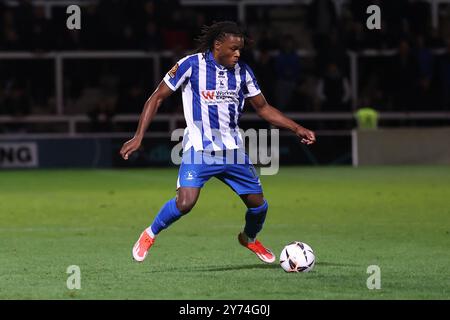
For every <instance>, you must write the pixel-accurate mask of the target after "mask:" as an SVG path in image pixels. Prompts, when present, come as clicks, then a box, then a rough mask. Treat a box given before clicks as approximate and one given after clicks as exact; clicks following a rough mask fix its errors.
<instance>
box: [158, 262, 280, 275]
mask: <svg viewBox="0 0 450 320" xmlns="http://www.w3.org/2000/svg"><path fill="white" fill-rule="evenodd" d="M278 268H280V265H279V264H278V263H274V264H243V265H229V266H222V267H218V266H210V267H205V266H203V267H192V268H170V269H164V270H162V269H159V270H151V271H149V272H150V273H158V272H220V271H233V270H250V269H278Z"/></svg>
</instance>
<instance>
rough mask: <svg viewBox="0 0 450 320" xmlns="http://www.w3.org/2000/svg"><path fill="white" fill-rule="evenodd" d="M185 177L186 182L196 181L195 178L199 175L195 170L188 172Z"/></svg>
mask: <svg viewBox="0 0 450 320" xmlns="http://www.w3.org/2000/svg"><path fill="white" fill-rule="evenodd" d="M184 176H185V178H186V180H194V179H195V177H196V176H197V173H196V172H195V171H193V170H189V171H186V173H185V174H184Z"/></svg>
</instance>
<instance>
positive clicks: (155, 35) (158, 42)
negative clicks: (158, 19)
mask: <svg viewBox="0 0 450 320" xmlns="http://www.w3.org/2000/svg"><path fill="white" fill-rule="evenodd" d="M140 46H141V49H144V50H148V51H155V50H160V49H161V48H162V39H161V35H160V32H159V31H158V28H157V26H156V24H155V23H154V22H153V21H150V22H148V23H147V25H146V26H145V30H144V35H143V37H142V40H141V43H140Z"/></svg>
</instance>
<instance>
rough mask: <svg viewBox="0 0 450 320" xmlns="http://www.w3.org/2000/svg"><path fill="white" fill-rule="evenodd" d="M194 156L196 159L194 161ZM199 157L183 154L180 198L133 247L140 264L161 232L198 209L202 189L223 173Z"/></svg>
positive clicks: (190, 151)
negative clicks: (218, 172)
mask: <svg viewBox="0 0 450 320" xmlns="http://www.w3.org/2000/svg"><path fill="white" fill-rule="evenodd" d="M192 155H194V157H191V156H192ZM198 155H199V153H198V152H197V153H196V152H194V151H193V149H189V150H188V151H186V152H184V153H183V160H182V163H181V166H180V170H179V173H178V180H177V196H176V197H175V198H173V199H171V200H169V201H168V202H166V204H165V205H164V206H163V207H162V208H161V210H160V211H159V212H158V214H157V215H156V217H155V219H154V221H153V223H152V224H151V225H150V227H148V228H147V229H146V230H144V231H143V232H142V233H141V236H140V237H139V239H138V241H137V242H136V244H135V245H134V247H133V258H134V259H135V260H136V261H143V260H144V259H145V257H146V256H147V252H148V250H149V249H150V247H151V246H152V245H153V243H154V241H155V238H156V235H158V234H159V232H161V231H162V230H164V229H166V228H167V227H169V226H170V225H171V224H172V223H174V222H175V221H177V220H178V219H179V218H180V217H181V216H182V215H184V214H186V213H188V212H189V211H190V210H191V209H192V208H193V207H194V205H195V203H196V202H197V199H198V197H199V195H200V189H201V188H202V187H203V185H204V184H205V183H206V182H207V181H208V180H209V179H210V178H211V177H212V176H214V175H215V174H216V173H217V171H218V170H220V166H215V165H206V164H203V163H202V162H201V161H199V159H198Z"/></svg>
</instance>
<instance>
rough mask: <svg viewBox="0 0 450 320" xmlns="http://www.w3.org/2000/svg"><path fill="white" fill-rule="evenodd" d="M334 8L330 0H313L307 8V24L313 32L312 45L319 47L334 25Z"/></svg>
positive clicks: (335, 19)
mask: <svg viewBox="0 0 450 320" xmlns="http://www.w3.org/2000/svg"><path fill="white" fill-rule="evenodd" d="M336 21H337V18H336V8H335V6H334V3H333V2H332V1H331V0H313V1H312V3H311V4H310V5H309V8H308V25H309V26H310V28H311V29H312V30H313V32H314V36H313V37H314V40H313V42H314V47H315V48H316V49H321V48H322V47H323V45H324V44H325V41H326V39H327V36H328V34H329V33H330V31H331V30H332V29H333V28H335V27H336Z"/></svg>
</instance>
